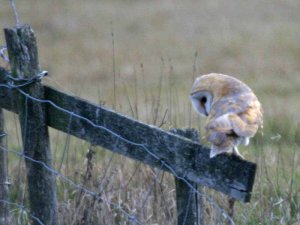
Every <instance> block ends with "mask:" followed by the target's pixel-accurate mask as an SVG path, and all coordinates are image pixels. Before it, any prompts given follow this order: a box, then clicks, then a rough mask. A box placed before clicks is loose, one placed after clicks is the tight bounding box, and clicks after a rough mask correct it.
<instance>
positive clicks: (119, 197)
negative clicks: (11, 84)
mask: <svg viewBox="0 0 300 225" xmlns="http://www.w3.org/2000/svg"><path fill="white" fill-rule="evenodd" d="M16 6H17V9H18V11H19V14H20V20H21V22H22V23H29V24H30V25H31V26H32V27H33V29H34V30H35V33H36V35H37V38H38V46H39V54H40V61H41V66H42V68H43V69H45V70H48V71H49V77H48V78H45V80H44V82H45V83H47V84H50V85H52V86H54V87H57V88H59V89H62V90H64V91H66V92H69V93H74V94H76V95H79V96H81V97H83V98H86V99H88V100H90V101H93V102H98V103H101V104H104V105H105V106H107V107H114V108H115V109H116V110H117V111H118V112H122V113H124V114H126V115H129V116H131V117H135V118H138V119H139V120H142V121H144V122H147V123H150V124H155V125H161V126H162V128H164V129H166V130H168V129H170V128H172V127H177V128H180V127H190V126H192V127H195V128H197V129H200V130H201V131H202V132H203V124H204V123H205V121H204V120H201V119H199V118H198V116H197V115H196V114H195V113H194V112H193V111H191V108H190V102H189V101H188V93H189V90H190V87H191V85H192V83H193V78H194V77H195V76H196V75H197V74H205V73H210V72H220V73H225V74H229V75H234V76H236V77H237V78H239V79H241V80H243V81H245V82H246V83H247V84H249V86H250V87H252V89H253V90H254V92H255V93H256V94H257V96H258V98H259V99H260V101H261V102H262V104H263V108H264V112H265V113H264V130H263V136H261V135H260V134H259V135H258V136H257V137H256V138H255V139H254V140H253V141H252V142H251V144H250V146H249V147H245V148H244V147H243V148H241V152H242V154H244V155H245V157H246V159H248V160H251V161H253V162H256V163H257V165H258V170H257V175H256V180H255V186H254V192H253V197H252V199H251V202H250V203H247V204H241V203H238V204H237V206H236V216H235V220H236V223H237V224H247V225H248V224H249V225H250V224H274V225H275V224H287V225H293V224H298V223H300V214H299V208H300V199H299V198H300V195H299V191H300V181H299V180H300V170H299V166H298V165H299V163H300V159H299V157H300V155H299V145H300V114H299V111H300V104H299V93H300V72H299V71H300V64H299V61H300V45H299V40H300V25H299V20H300V14H299V7H300V5H299V3H298V1H296V0H289V1H279V0H274V1H267V0H262V1H259V0H255V1H242V0H237V1H235V0H229V1H226V2H225V1H218V0H214V1H208V0H207V1H193V0H188V1H178V0H174V1H172V0H164V1H158V0H155V1H135V0H126V1H121V0H113V1H108V0H103V1H96V0H91V1H79V0H63V1H58V0H54V1H36V0H28V1H18V0H16ZM12 25H14V21H13V14H12V11H11V9H10V7H9V4H8V1H6V2H3V3H1V6H0V26H1V28H4V27H8V26H12ZM112 34H113V35H112ZM113 42H114V50H113ZM0 44H4V37H3V35H2V36H1V37H0ZM113 56H114V57H113ZM113 61H114V62H115V66H114V67H113ZM1 65H3V63H2V62H1ZM114 71H115V83H114V75H113V74H114ZM114 87H115V88H116V89H115V93H114ZM114 94H115V96H116V100H114V98H113V96H114ZM165 114H166V116H164V115H165ZM6 122H7V129H8V133H9V134H10V135H9V137H8V142H9V148H10V149H16V150H19V149H21V147H20V146H21V143H20V140H19V139H20V138H17V134H18V133H19V128H18V125H16V124H17V123H18V121H17V120H16V117H14V116H12V115H11V114H7V115H6ZM18 137H20V134H19V135H18ZM66 140H67V136H66V135H64V134H61V133H58V132H57V131H54V130H51V146H52V149H53V154H54V165H55V168H56V169H59V167H60V164H61V160H62V155H63V149H64V148H65V149H66V154H65V158H64V161H63V163H62V167H61V171H62V172H63V173H64V174H65V175H67V176H69V177H71V178H72V179H74V180H75V181H76V182H77V183H80V182H85V184H86V186H87V187H89V188H90V189H92V190H94V191H96V192H99V193H100V192H101V194H102V195H103V196H104V197H105V198H107V199H109V200H110V201H112V202H115V203H118V204H120V205H122V207H123V208H124V209H126V210H127V211H129V212H131V213H137V215H138V217H139V218H141V220H142V221H144V222H145V223H146V224H175V222H176V218H175V217H176V216H175V215H176V206H175V199H174V195H175V192H174V185H173V180H172V177H171V176H168V175H167V174H160V173H159V171H157V170H153V169H151V168H148V167H144V166H141V165H139V164H138V163H136V162H133V161H131V160H125V159H124V158H122V157H120V156H117V155H112V154H111V153H109V152H107V151H105V150H103V149H100V148H97V149H95V151H96V154H95V155H93V158H92V160H91V162H89V163H92V164H93V168H92V170H91V171H90V173H91V176H90V177H89V178H88V180H86V179H87V178H84V177H85V174H86V169H87V165H88V161H87V160H86V158H85V155H86V153H87V151H88V149H89V148H90V146H89V144H87V143H84V142H82V141H80V140H77V139H75V138H71V139H70V142H67V141H66ZM9 157H10V158H9V169H10V176H11V179H12V183H13V184H12V186H11V196H12V201H14V202H22V201H23V199H26V198H25V197H26V188H27V187H26V180H25V171H24V163H23V162H22V161H19V160H18V158H17V157H16V156H14V155H11V154H10V155H9ZM132 175H134V176H132ZM131 177H132V179H130V178H131ZM128 180H130V182H129V183H128ZM207 191H208V193H210V194H211V195H213V197H214V198H215V199H216V201H217V202H218V203H219V204H220V205H221V206H222V207H224V208H226V207H227V206H226V197H224V196H222V195H220V194H218V193H215V192H213V191H210V190H207ZM24 196H25V197H24ZM58 197H59V198H58V199H59V209H60V211H59V212H60V219H61V221H62V224H76V223H78V221H80V219H81V218H82V217H83V215H84V213H85V212H88V211H90V212H91V215H90V217H89V218H91V220H92V221H93V223H94V224H128V221H127V220H126V218H124V215H123V214H121V213H120V212H119V211H116V210H115V209H113V208H112V207H111V206H109V205H106V204H105V203H103V202H97V201H94V200H93V199H91V198H88V196H86V195H83V196H81V195H80V192H79V190H77V189H74V188H72V187H70V186H69V185H68V184H67V183H64V182H62V181H60V180H58ZM78 198H80V202H81V203H80V204H77V202H78ZM25 203H26V204H27V202H26V201H25ZM16 214H18V213H15V212H14V214H13V215H16ZM14 218H15V219H16V218H17V216H14ZM206 220H207V223H208V224H216V223H217V222H216V221H218V220H219V212H218V211H217V210H216V209H215V208H214V207H212V206H211V205H209V204H206ZM16 224H25V222H24V223H17V222H16Z"/></svg>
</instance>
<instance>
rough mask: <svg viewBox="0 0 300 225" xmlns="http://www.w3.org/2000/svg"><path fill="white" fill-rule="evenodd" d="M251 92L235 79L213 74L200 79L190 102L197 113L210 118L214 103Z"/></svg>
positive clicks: (193, 90) (194, 85)
mask: <svg viewBox="0 0 300 225" xmlns="http://www.w3.org/2000/svg"><path fill="white" fill-rule="evenodd" d="M241 92H243V93H246V92H251V89H250V88H249V87H248V86H247V85H245V84H244V83H242V82H241V81H239V80H238V79H235V78H234V77H231V76H228V75H224V74H217V73H211V74H207V75H202V76H200V77H198V78H197V79H196V80H195V82H194V84H193V86H192V90H191V92H190V100H191V102H192V105H193V107H194V109H195V110H196V112H198V113H199V114H200V115H201V116H208V115H209V114H210V111H211V107H212V105H213V104H214V103H216V102H217V101H219V100H220V99H221V98H223V97H225V96H226V97H227V96H230V95H236V94H239V93H241Z"/></svg>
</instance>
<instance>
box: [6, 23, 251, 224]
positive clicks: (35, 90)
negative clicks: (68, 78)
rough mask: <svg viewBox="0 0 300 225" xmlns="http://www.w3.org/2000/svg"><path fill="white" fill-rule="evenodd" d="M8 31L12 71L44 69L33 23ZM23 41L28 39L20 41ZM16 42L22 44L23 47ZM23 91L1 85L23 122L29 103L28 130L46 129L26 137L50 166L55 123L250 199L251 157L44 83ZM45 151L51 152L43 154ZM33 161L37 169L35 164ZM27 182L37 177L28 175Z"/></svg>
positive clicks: (92, 140) (182, 176)
mask: <svg viewBox="0 0 300 225" xmlns="http://www.w3.org/2000/svg"><path fill="white" fill-rule="evenodd" d="M5 34H6V42H7V46H8V53H9V59H10V63H11V68H12V75H13V76H15V77H25V78H29V77H30V76H34V75H36V74H37V73H39V65H38V58H37V47H36V43H35V37H34V33H33V31H32V30H31V28H30V27H29V26H28V25H25V26H22V27H18V28H9V29H5ZM28 37H30V39H28ZM22 40H23V41H24V42H23V43H18V41H21V42H22ZM30 40H31V41H30ZM16 46H21V47H20V48H19V49H18V48H17V47H16ZM24 46H25V47H24ZM24 49H26V51H25V50H24ZM26 54H27V56H26ZM35 57H36V58H35ZM32 59H34V60H32ZM26 60H27V62H26ZM35 60H36V61H35ZM24 61H25V62H24ZM24 65H26V66H24ZM9 74H10V73H9V72H8V71H6V70H4V69H3V68H0V84H7V83H8V82H9V81H10V80H9V78H8V75H9ZM24 74H25V75H24ZM22 91H23V92H25V93H28V95H27V96H25V94H24V93H23V94H22V93H21V92H20V89H14V88H12V89H10V88H5V87H0V108H4V109H6V110H9V111H12V112H15V113H17V114H19V116H20V122H21V127H23V126H22V123H24V118H23V117H24V107H25V106H26V107H27V108H26V110H32V111H31V113H30V114H28V113H27V114H26V116H27V117H28V119H29V122H28V121H27V123H30V124H31V127H30V126H29V128H30V129H31V131H27V132H32V129H34V128H36V127H37V126H40V125H42V127H40V129H41V130H40V131H39V132H36V133H34V134H33V135H38V133H42V134H43V135H44V138H46V140H44V142H39V140H38V139H41V138H39V137H38V136H33V139H31V136H30V135H27V137H26V139H24V141H25V145H24V149H25V150H26V143H28V145H34V146H38V147H37V148H36V149H32V148H30V149H32V150H31V151H32V152H28V154H30V156H32V157H33V158H35V157H37V156H38V157H39V158H38V159H39V160H41V161H44V162H45V163H46V164H47V165H51V160H50V159H51V153H50V147H49V145H48V137H47V135H48V133H47V129H45V126H50V127H52V128H55V129H57V130H60V131H62V132H65V133H68V134H71V135H74V136H76V137H78V138H81V139H83V140H86V141H88V142H90V143H91V144H93V145H99V146H102V147H104V148H106V149H108V150H111V151H113V152H116V153H119V154H121V155H124V156H127V157H129V158H131V159H134V160H139V161H142V162H143V163H144V164H147V165H150V166H153V167H157V168H160V169H162V170H165V171H168V172H170V173H172V174H174V175H175V176H176V177H177V178H178V179H181V180H182V179H184V180H185V181H188V182H190V183H191V184H198V185H203V186H207V187H210V188H213V189H215V190H217V191H220V192H223V193H224V194H226V195H228V196H230V197H232V198H235V199H238V200H240V201H243V202H248V201H249V200H250V196H251V191H252V186H253V183H254V178H255V170H256V165H255V164H254V163H252V162H248V161H244V160H241V159H239V158H237V157H234V156H227V155H220V156H218V157H215V158H213V159H210V158H209V149H207V148H206V147H204V146H202V145H200V144H199V143H198V142H195V141H191V140H189V139H187V138H184V137H182V136H179V135H176V134H174V133H171V132H167V131H164V130H162V129H160V128H157V127H155V126H152V125H147V124H144V123H142V122H140V121H137V120H134V119H132V118H129V117H126V116H124V115H122V114H119V113H117V112H114V111H112V110H110V109H107V108H105V107H103V106H100V105H95V104H92V103H90V102H88V101H86V100H83V99H80V98H78V97H76V96H72V95H69V94H66V93H63V92H61V91H58V90H56V89H54V88H52V87H49V86H46V85H42V84H41V83H40V82H35V83H34V84H30V85H29V86H28V87H25V88H22ZM25 100H26V102H25ZM26 104H27V105H26ZM28 107H29V108H28ZM37 109H39V110H37ZM27 112H28V111H27ZM22 121H23V122H22ZM43 124H44V125H45V126H43ZM24 129H25V128H24ZM26 129H28V126H26ZM24 132H25V131H24ZM25 133H26V132H25ZM26 141H27V142H26ZM38 143H39V144H38ZM26 154H27V153H26ZM40 154H46V155H45V156H43V157H41V156H40ZM29 166H30V168H34V165H33V164H32V163H31V164H30V165H29ZM36 169H37V168H36ZM44 175H45V176H46V178H45V180H44V181H45V182H44V183H43V185H46V186H47V185H49V187H50V186H51V188H50V190H52V191H51V193H50V194H48V195H47V196H46V197H45V196H43V197H44V198H47V199H48V200H50V201H52V206H53V207H54V209H53V210H52V211H51V213H48V215H47V216H41V217H42V218H44V219H45V220H42V221H52V223H47V222H46V224H57V219H56V218H57V215H56V206H55V201H56V199H55V183H54V181H53V177H52V175H51V174H49V173H48V174H47V173H45V174H44ZM28 176H30V174H29V175H28ZM41 179H43V178H41ZM28 182H33V181H30V180H28ZM33 183H34V182H33ZM30 185H36V187H37V186H38V185H40V184H29V187H31V186H30ZM32 188H34V187H32ZM35 190H38V189H35ZM29 191H30V190H29ZM44 194H45V193H41V195H44ZM49 198H52V199H49ZM32 201H38V202H35V203H34V204H37V205H38V204H40V202H39V201H42V199H40V200H39V199H33V200H32ZM31 203H32V204H33V202H31ZM31 210H32V211H33V213H34V215H39V214H37V211H38V210H40V209H35V208H34V206H31ZM44 213H46V212H44ZM49 216H50V217H51V219H50V220H49V218H48V217H49Z"/></svg>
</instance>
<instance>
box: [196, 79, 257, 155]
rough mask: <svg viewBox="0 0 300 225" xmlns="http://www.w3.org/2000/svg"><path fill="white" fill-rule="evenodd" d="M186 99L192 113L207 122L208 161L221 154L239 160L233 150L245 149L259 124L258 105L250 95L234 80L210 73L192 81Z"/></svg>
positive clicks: (249, 91)
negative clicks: (229, 154)
mask: <svg viewBox="0 0 300 225" xmlns="http://www.w3.org/2000/svg"><path fill="white" fill-rule="evenodd" d="M190 99H191V101H192V104H193V107H194V108H195V110H196V111H197V112H198V113H199V114H200V115H204V116H207V118H208V119H207V124H206V132H207V134H206V137H207V140H208V141H209V142H210V143H211V153H210V157H214V156H216V155H218V154H221V153H223V152H233V153H234V154H236V155H238V156H240V157H242V155H241V154H240V153H239V152H238V149H237V146H238V145H240V144H245V145H248V143H249V139H250V138H252V137H254V135H255V134H256V132H257V130H258V128H259V127H260V126H262V122H263V115H262V108H261V104H260V103H259V101H258V99H257V97H256V96H255V94H254V93H253V91H252V90H251V89H250V88H249V87H248V86H247V85H246V84H244V83H243V82H241V81H240V80H238V79H236V78H234V77H231V76H228V75H224V74H216V73H211V74H207V75H202V76H200V77H198V78H197V79H196V80H195V82H194V84H193V86H192V90H191V93H190Z"/></svg>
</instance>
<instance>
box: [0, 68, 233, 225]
mask: <svg viewBox="0 0 300 225" xmlns="http://www.w3.org/2000/svg"><path fill="white" fill-rule="evenodd" d="M40 74H41V73H40ZM40 74H38V75H36V76H34V77H39V76H40ZM8 78H10V77H8ZM36 81H40V79H34V78H33V79H30V80H26V81H24V83H21V84H19V85H14V83H13V82H12V81H9V82H8V83H7V84H0V87H4V88H8V89H15V90H17V91H18V92H19V93H20V94H22V95H23V96H24V97H26V99H30V100H32V101H36V102H39V103H43V104H49V105H51V106H52V107H54V108H55V109H57V110H59V111H61V112H64V113H66V114H68V115H70V116H72V117H73V118H77V119H80V120H83V121H85V122H87V123H88V124H90V125H91V126H93V127H94V128H97V129H102V130H104V131H106V132H108V133H110V134H111V135H113V136H115V137H116V138H117V141H118V140H122V141H123V142H125V143H127V144H130V145H133V146H136V147H140V148H142V149H143V150H145V151H146V152H147V153H148V154H149V155H151V156H152V157H153V158H154V159H156V160H158V161H159V162H160V163H161V165H162V166H163V167H165V168H167V169H168V170H169V171H170V172H171V173H172V174H173V175H174V176H175V177H176V178H177V179H178V180H181V181H183V182H184V183H185V184H186V185H187V186H188V187H189V188H190V189H191V190H192V191H193V192H194V193H196V194H197V195H199V196H202V197H204V198H205V199H206V200H207V201H208V202H209V203H210V204H211V205H212V206H214V207H215V208H216V209H217V210H218V211H219V212H220V213H221V215H222V216H223V217H224V218H225V219H227V220H228V221H229V222H230V224H231V225H235V223H234V221H233V219H232V218H231V217H230V216H229V215H228V214H227V212H226V211H225V210H224V209H223V208H222V207H220V206H219V205H218V204H217V203H216V202H215V201H214V200H213V199H212V197H211V196H209V195H207V194H204V193H200V192H199V191H198V190H197V189H196V188H195V187H194V186H193V185H192V184H191V183H190V182H189V181H188V180H187V179H185V175H183V176H180V175H178V174H177V172H176V171H175V170H174V169H173V168H172V166H170V165H169V164H168V163H167V162H165V161H164V160H162V159H161V158H160V157H158V156H157V155H156V154H154V153H153V152H152V151H151V150H150V149H149V148H148V147H147V146H146V145H145V144H143V143H137V142H134V141H131V140H129V139H127V138H125V137H123V136H121V135H120V134H118V133H116V132H114V131H112V130H110V129H108V128H107V127H104V126H102V125H98V124H96V123H94V122H93V121H91V120H90V119H88V118H86V117H83V116H81V115H79V114H76V113H74V112H72V111H70V110H67V109H65V108H62V107H60V106H59V105H57V104H55V103H54V102H52V101H50V100H47V99H39V98H36V97H33V96H31V95H30V94H28V93H26V92H25V91H23V90H22V89H21V87H25V86H27V85H30V84H32V83H34V82H36ZM24 157H26V158H27V159H29V160H32V161H33V162H36V163H40V164H42V165H43V166H45V168H46V169H48V170H49V171H51V172H52V173H53V174H56V175H60V176H61V177H62V178H63V179H65V180H66V181H68V182H70V183H71V184H72V185H73V186H75V187H77V188H78V189H81V188H83V190H85V191H86V193H88V194H91V195H92V196H95V193H94V192H92V191H89V190H87V189H84V187H82V186H80V185H78V184H76V183H74V182H73V181H72V180H70V179H69V178H67V177H65V176H63V175H62V174H60V173H58V172H57V171H56V170H53V169H52V168H50V167H49V166H47V165H46V164H45V163H44V162H41V161H38V160H34V159H30V157H28V156H25V155H24ZM118 209H119V208H118ZM123 213H124V214H125V215H126V216H127V217H128V219H131V218H132V216H131V215H130V214H128V213H127V212H126V211H124V212H123ZM140 224H142V223H140Z"/></svg>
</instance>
